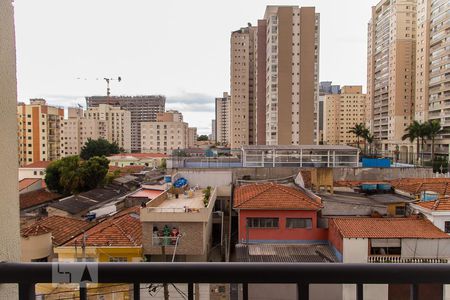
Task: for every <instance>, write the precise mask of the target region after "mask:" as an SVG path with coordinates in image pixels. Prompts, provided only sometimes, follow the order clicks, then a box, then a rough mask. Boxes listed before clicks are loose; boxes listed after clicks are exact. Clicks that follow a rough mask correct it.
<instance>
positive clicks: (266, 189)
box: [234, 183, 322, 210]
mask: <svg viewBox="0 0 450 300" xmlns="http://www.w3.org/2000/svg"><path fill="white" fill-rule="evenodd" d="M234 208H237V209H299V210H320V209H321V208H322V205H321V202H320V198H317V199H314V198H313V197H312V195H309V194H307V192H306V191H303V190H300V189H299V188H293V187H288V186H285V185H281V184H274V183H264V184H248V185H243V186H239V187H236V189H235V191H234Z"/></svg>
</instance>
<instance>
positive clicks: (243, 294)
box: [242, 283, 248, 300]
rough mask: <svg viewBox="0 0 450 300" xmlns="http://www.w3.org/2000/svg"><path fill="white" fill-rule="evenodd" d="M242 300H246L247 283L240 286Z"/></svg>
mask: <svg viewBox="0 0 450 300" xmlns="http://www.w3.org/2000/svg"><path fill="white" fill-rule="evenodd" d="M242 299H243V300H248V283H243V284H242Z"/></svg>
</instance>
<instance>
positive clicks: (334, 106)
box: [323, 86, 366, 146]
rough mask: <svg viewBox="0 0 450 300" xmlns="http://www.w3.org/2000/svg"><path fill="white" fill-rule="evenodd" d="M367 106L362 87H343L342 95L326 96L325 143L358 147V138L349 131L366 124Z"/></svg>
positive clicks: (324, 114) (324, 111)
mask: <svg viewBox="0 0 450 300" xmlns="http://www.w3.org/2000/svg"><path fill="white" fill-rule="evenodd" d="M365 104H366V95H365V94H363V93H362V86H343V87H342V90H341V93H340V94H330V95H326V96H324V101H323V116H324V126H323V128H324V130H323V143H324V144H328V145H354V146H357V144H358V142H357V138H356V136H355V135H354V134H352V133H349V131H350V129H351V128H352V127H354V126H355V124H360V123H364V122H365V119H364V117H365Z"/></svg>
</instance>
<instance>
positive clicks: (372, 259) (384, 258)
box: [367, 255, 448, 264]
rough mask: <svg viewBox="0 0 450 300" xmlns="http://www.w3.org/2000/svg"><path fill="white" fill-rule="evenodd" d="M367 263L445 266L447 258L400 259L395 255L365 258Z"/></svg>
mask: <svg viewBox="0 0 450 300" xmlns="http://www.w3.org/2000/svg"><path fill="white" fill-rule="evenodd" d="M367 262H368V263H394V264H404V263H407V264H446V263H448V259H447V258H426V257H423V258H417V257H401V256H396V255H372V256H369V257H368V258H367Z"/></svg>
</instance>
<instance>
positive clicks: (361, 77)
mask: <svg viewBox="0 0 450 300" xmlns="http://www.w3.org/2000/svg"><path fill="white" fill-rule="evenodd" d="M376 2H377V1H375V0H340V1H337V0H315V1H313V0H308V1H277V0H273V1H258V0H245V1H243V0H225V1H212V0H189V1H186V0H15V4H14V6H15V17H16V47H17V79H18V96H19V101H23V102H28V99H30V98H45V99H46V100H47V101H48V102H49V103H50V104H52V105H59V106H65V107H67V106H75V105H77V104H82V105H85V100H84V97H85V96H92V95H105V94H106V83H105V81H104V80H103V78H105V77H107V78H117V77H118V76H120V77H121V78H122V81H121V82H118V81H117V80H116V81H112V82H111V93H112V95H146V94H162V95H165V96H166V97H167V102H166V109H178V110H180V111H181V112H182V113H183V115H184V119H185V121H187V122H189V125H190V126H194V127H197V128H198V132H199V133H200V134H209V133H210V131H211V119H213V118H214V98H215V97H219V96H221V95H222V93H223V92H224V91H229V88H230V83H229V82H230V78H229V77H230V44H229V41H230V34H231V32H232V31H234V30H236V29H239V28H240V27H245V26H246V25H247V23H249V22H250V23H252V24H256V22H257V20H258V19H261V18H262V17H263V16H264V11H265V7H266V5H299V6H315V7H316V11H317V12H319V13H320V22H321V24H320V27H321V30H320V37H321V39H320V73H319V78H320V81H333V83H334V84H340V85H346V84H347V85H363V86H365V85H366V45H367V22H368V21H369V19H370V12H371V9H370V8H371V6H372V5H375V4H376Z"/></svg>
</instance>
